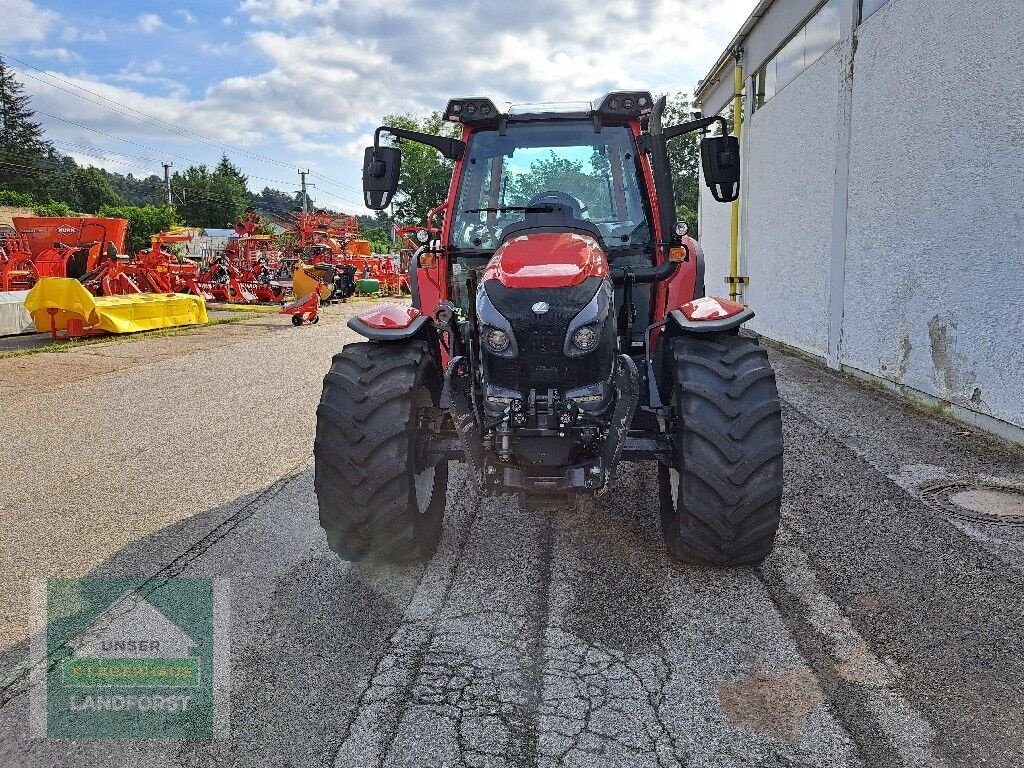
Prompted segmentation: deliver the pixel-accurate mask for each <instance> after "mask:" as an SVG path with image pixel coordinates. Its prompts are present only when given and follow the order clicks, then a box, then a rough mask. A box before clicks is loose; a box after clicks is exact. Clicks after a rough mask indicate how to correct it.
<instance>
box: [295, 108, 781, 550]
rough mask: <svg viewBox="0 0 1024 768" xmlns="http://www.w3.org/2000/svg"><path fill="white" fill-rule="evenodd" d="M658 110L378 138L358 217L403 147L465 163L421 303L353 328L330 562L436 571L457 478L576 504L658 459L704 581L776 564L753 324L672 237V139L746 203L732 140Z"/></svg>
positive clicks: (775, 469)
mask: <svg viewBox="0 0 1024 768" xmlns="http://www.w3.org/2000/svg"><path fill="white" fill-rule="evenodd" d="M664 104H665V102H664V99H659V100H658V101H657V102H655V101H654V99H653V98H652V96H651V94H650V93H645V92H638V91H630V92H615V93H610V94H608V95H607V96H605V97H604V98H603V99H601V100H600V101H599V102H596V103H595V104H593V105H586V106H585V107H584V108H581V109H579V110H577V111H547V110H546V109H545V110H542V111H533V112H531V111H525V112H519V111H515V110H510V111H509V112H507V113H503V112H500V111H499V110H498V109H497V108H496V107H495V106H494V104H493V103H492V102H491V101H490V100H488V99H485V98H472V99H456V100H453V101H451V102H449V103H448V106H447V109H446V110H445V115H444V116H445V119H446V120H449V121H453V122H456V123H460V124H461V127H462V133H461V137H460V138H458V139H456V138H446V137H441V136H435V135H429V134H422V133H418V132H414V131H409V130H405V129H399V128H387V127H381V128H378V129H377V131H376V134H375V137H374V146H372V147H368V148H367V149H366V154H365V162H364V168H363V187H364V202H365V203H366V205H367V207H369V208H372V209H378V210H380V209H383V208H385V207H387V206H388V204H389V203H390V202H391V199H392V197H393V196H394V194H395V193H396V192H397V188H398V178H399V167H400V162H401V150H400V148H398V147H394V146H385V145H382V144H381V143H380V137H381V134H382V133H385V132H387V133H390V134H391V135H392V136H393V137H395V138H397V139H401V140H403V141H414V142H419V143H422V144H426V145H428V146H430V147H433V148H435V149H437V150H438V151H439V152H440V153H441V154H442V155H444V156H445V157H447V158H449V159H451V160H453V161H454V162H455V169H454V173H453V176H452V182H451V187H450V190H449V195H448V199H447V203H446V205H445V208H444V223H443V226H442V228H441V231H440V232H439V233H437V236H436V237H434V236H428V237H425V238H423V239H424V240H425V241H426V242H425V243H424V244H423V245H422V246H421V247H419V248H418V249H417V251H416V253H415V255H414V258H413V264H412V266H411V268H410V273H411V282H412V306H411V307H410V306H399V305H387V306H383V307H376V308H374V309H371V310H369V311H367V312H364V313H363V314H361V315H359V316H357V317H354V318H353V319H352V320H351V321H350V322H349V327H351V328H352V329H353V330H355V331H357V332H358V333H360V334H361V335H363V336H364V337H366V339H367V341H365V342H361V343H356V344H348V345H346V346H345V348H344V349H343V350H342V351H341V352H340V353H339V354H337V355H336V356H335V357H334V361H333V364H332V366H331V370H330V373H328V374H327V376H326V378H325V379H324V388H323V395H322V397H321V400H320V405H319V408H318V410H317V428H316V443H315V448H314V452H315V473H316V475H315V488H316V494H317V497H318V501H319V507H320V522H321V525H322V526H323V527H324V529H325V531H326V533H327V540H328V543H329V545H330V547H331V548H332V549H333V550H334V551H335V552H337V553H338V554H339V555H341V556H342V557H344V558H347V559H361V558H370V559H377V560H409V559H416V558H422V557H427V556H429V555H430V554H431V553H432V552H433V550H434V548H435V546H436V544H437V541H438V538H439V536H440V533H441V527H442V517H443V513H444V508H445V498H446V489H447V482H448V462H449V461H450V460H457V461H462V462H465V463H466V464H467V465H468V468H469V470H470V472H471V473H472V475H473V477H474V478H475V481H476V484H477V486H478V487H479V489H480V491H481V492H482V493H484V494H502V493H517V494H519V496H520V498H521V500H522V501H523V503H524V504H525V505H526V507H527V508H536V509H538V510H543V509H545V508H551V507H553V506H556V505H559V506H566V507H569V508H572V506H573V505H574V503H575V499H576V496H577V495H579V494H597V495H599V494H601V493H603V492H605V491H606V490H607V489H609V488H610V487H611V486H612V485H613V484H614V483H615V477H616V471H617V468H618V466H619V463H620V462H621V461H632V462H636V461H653V462H656V463H657V466H658V488H657V489H653V488H652V489H651V493H650V505H651V507H657V508H658V510H659V512H660V516H661V521H662V530H663V534H664V538H665V542H666V545H667V547H668V551H669V552H670V554H671V555H672V556H674V557H675V558H677V559H679V560H682V561H685V562H691V563H704V564H714V565H737V564H745V563H758V562H761V561H762V560H763V559H764V558H765V557H766V556H767V555H768V553H769V552H770V551H771V549H772V546H773V543H774V539H775V534H776V530H777V528H778V525H779V516H780V506H781V499H782V421H781V408H780V403H779V395H778V391H777V389H776V384H775V374H774V372H773V370H772V368H771V365H770V364H769V361H768V357H767V354H766V353H765V351H764V350H763V349H762V348H761V347H760V346H759V345H758V343H757V341H756V340H755V339H753V338H750V337H748V336H745V335H740V334H739V329H740V326H741V324H742V323H743V322H745V321H746V320H748V319H750V318H751V317H753V312H752V311H751V310H750V309H748V308H746V307H744V306H743V305H742V304H738V303H736V302H733V301H729V300H727V299H718V298H710V297H705V294H704V264H703V254H702V252H701V248H700V246H699V245H698V243H697V242H696V241H695V240H693V239H692V238H689V237H687V236H686V228H685V225H680V224H677V222H676V213H675V205H674V198H673V189H672V172H671V170H672V169H671V168H670V165H669V155H668V143H669V142H670V141H671V140H672V139H674V138H676V137H678V136H681V135H683V134H685V133H689V132H695V131H704V132H705V133H704V135H703V137H702V138H701V142H700V143H701V156H702V164H703V170H704V177H705V181H706V182H707V183H708V185H709V187H710V188H711V190H712V193H713V194H714V196H715V198H716V199H718V200H720V201H723V202H728V201H731V200H734V199H735V198H736V197H737V195H738V193H739V178H740V177H739V145H738V141H737V139H736V138H735V137H731V136H725V135H722V136H710V135H707V132H706V129H707V128H709V127H710V126H711V125H712V124H713V123H715V122H716V121H717V122H719V123H721V124H722V128H723V130H722V133H723V134H724V133H725V130H724V129H725V125H724V121H722V120H721V118H718V117H712V118H702V119H698V120H694V121H692V122H687V123H684V124H681V125H674V126H663V125H662V120H661V116H662V111H663V109H664Z"/></svg>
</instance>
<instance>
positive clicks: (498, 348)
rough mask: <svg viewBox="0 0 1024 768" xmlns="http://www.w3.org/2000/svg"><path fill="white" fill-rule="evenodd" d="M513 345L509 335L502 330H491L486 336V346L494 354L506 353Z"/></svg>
mask: <svg viewBox="0 0 1024 768" xmlns="http://www.w3.org/2000/svg"><path fill="white" fill-rule="evenodd" d="M511 343H512V340H511V339H510V338H509V336H508V334H507V333H505V332H504V331H503V330H501V329H500V328H491V329H490V330H488V331H487V333H486V334H485V335H484V344H486V345H487V348H488V349H489V350H491V351H492V352H504V351H505V350H506V349H508V347H509V345H510V344H511Z"/></svg>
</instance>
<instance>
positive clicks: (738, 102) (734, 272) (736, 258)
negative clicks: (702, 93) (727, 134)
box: [729, 58, 743, 301]
mask: <svg viewBox="0 0 1024 768" xmlns="http://www.w3.org/2000/svg"><path fill="white" fill-rule="evenodd" d="M742 93H743V65H742V64H740V62H739V59H738V58H737V60H736V67H735V69H734V70H733V98H732V132H733V135H734V136H735V137H736V138H737V139H739V138H741V134H742V131H743V96H742ZM739 274H740V201H739V198H736V199H735V200H733V201H732V221H731V222H730V233H729V298H730V299H732V300H734V301H735V300H736V299H737V298H739V295H740V283H739Z"/></svg>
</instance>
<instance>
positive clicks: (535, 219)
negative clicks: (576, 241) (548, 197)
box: [498, 203, 605, 250]
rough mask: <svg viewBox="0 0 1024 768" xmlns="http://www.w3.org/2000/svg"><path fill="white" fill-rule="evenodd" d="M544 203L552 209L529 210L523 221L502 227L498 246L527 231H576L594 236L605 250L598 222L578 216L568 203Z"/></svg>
mask: <svg viewBox="0 0 1024 768" xmlns="http://www.w3.org/2000/svg"><path fill="white" fill-rule="evenodd" d="M543 205H545V206H546V207H550V208H551V210H550V211H541V212H530V211H527V212H526V213H525V214H524V215H523V219H522V221H514V222H512V223H511V224H509V225H508V226H507V227H505V228H504V229H502V230H501V236H500V237H499V238H498V247H499V248H500V247H501V246H503V245H504V244H505V243H506V242H508V241H509V240H511V239H512V238H513V237H518V236H519V235H522V234H525V233H527V232H552V233H556V234H557V233H560V232H575V233H577V234H580V235H586V236H588V237H592V238H594V240H596V241H597V244H598V245H600V246H601V249H602V250H605V245H604V240H603V239H602V238H601V230H600V229H598V228H597V225H596V224H594V223H592V222H589V221H585V220H583V219H580V218H577V217H576V215H575V212H574V211H573V209H572V208H571V207H570V206H568V205H562V204H561V203H545V204H543Z"/></svg>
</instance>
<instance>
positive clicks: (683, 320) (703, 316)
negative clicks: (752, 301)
mask: <svg viewBox="0 0 1024 768" xmlns="http://www.w3.org/2000/svg"><path fill="white" fill-rule="evenodd" d="M753 316H754V310H752V309H751V308H750V307H745V306H743V305H742V304H740V303H739V302H736V301H730V300H729V299H723V298H718V297H711V296H705V297H701V298H699V299H694V300H693V301H688V302H686V303H685V304H683V305H682V306H681V307H679V309H673V310H672V311H671V312H669V318H670V319H671V321H672V323H673V324H674V325H675V326H676V327H677V328H678V329H679V330H681V331H683V332H684V333H722V332H724V331H732V330H735V329H737V328H739V327H740V326H741V325H743V323H745V322H747V321H748V320H750V319H751V318H752V317H753Z"/></svg>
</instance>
